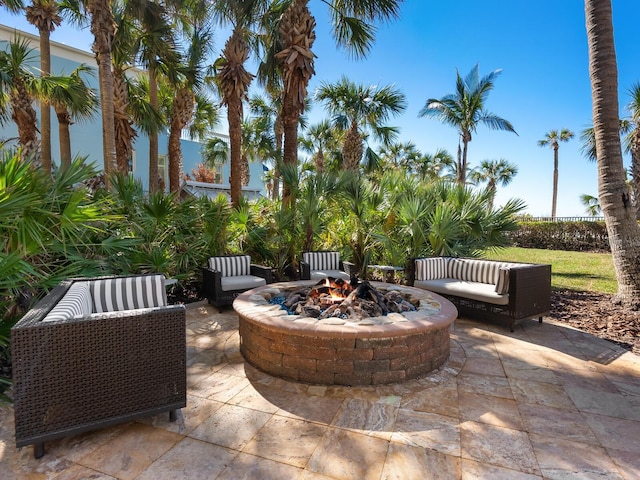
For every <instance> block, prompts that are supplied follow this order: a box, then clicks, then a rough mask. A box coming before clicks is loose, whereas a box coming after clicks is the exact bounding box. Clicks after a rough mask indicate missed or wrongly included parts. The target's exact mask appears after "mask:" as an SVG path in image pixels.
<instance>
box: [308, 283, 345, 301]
mask: <svg viewBox="0 0 640 480" xmlns="http://www.w3.org/2000/svg"><path fill="white" fill-rule="evenodd" d="M352 291H353V287H352V286H351V284H350V283H349V282H347V281H345V280H342V279H341V278H338V279H335V278H331V277H327V278H325V279H324V280H321V281H320V282H318V284H317V285H316V286H315V287H313V288H312V289H311V291H309V294H308V295H309V296H311V297H316V298H318V299H319V300H320V301H321V302H323V303H340V302H342V301H344V299H345V298H347V297H348V296H349V294H350V293H351V292H352Z"/></svg>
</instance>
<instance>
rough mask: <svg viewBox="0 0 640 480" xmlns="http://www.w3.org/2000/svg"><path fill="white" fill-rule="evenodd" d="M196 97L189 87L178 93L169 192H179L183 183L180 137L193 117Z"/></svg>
mask: <svg viewBox="0 0 640 480" xmlns="http://www.w3.org/2000/svg"><path fill="white" fill-rule="evenodd" d="M195 105H196V97H195V95H194V94H193V91H192V90H191V89H190V88H188V87H181V88H180V89H179V90H178V91H177V92H176V99H175V100H174V102H173V109H172V110H173V111H172V115H171V129H170V131H169V190H170V191H172V192H176V193H177V192H178V191H179V190H180V183H181V181H182V148H181V146H180V137H181V136H182V129H183V128H184V127H185V126H187V124H188V123H189V122H190V121H191V118H192V117H193V111H194V108H195Z"/></svg>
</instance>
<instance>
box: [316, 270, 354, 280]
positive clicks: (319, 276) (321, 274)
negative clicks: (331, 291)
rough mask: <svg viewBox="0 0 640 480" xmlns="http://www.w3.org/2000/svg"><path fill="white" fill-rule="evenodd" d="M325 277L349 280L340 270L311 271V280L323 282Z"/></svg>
mask: <svg viewBox="0 0 640 480" xmlns="http://www.w3.org/2000/svg"><path fill="white" fill-rule="evenodd" d="M327 277H333V278H342V279H343V280H349V275H348V274H347V273H346V272H343V271H342V270H311V280H324V279H325V278H327Z"/></svg>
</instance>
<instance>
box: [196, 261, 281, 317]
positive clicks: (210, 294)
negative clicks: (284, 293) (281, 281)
mask: <svg viewBox="0 0 640 480" xmlns="http://www.w3.org/2000/svg"><path fill="white" fill-rule="evenodd" d="M272 282H273V273H272V271H271V268H270V267H265V266H261V265H255V264H252V263H251V256H250V255H225V256H217V257H210V258H209V260H208V262H207V266H206V267H204V268H203V269H202V290H203V294H204V296H205V297H206V298H207V300H208V301H209V303H210V304H211V305H214V306H216V307H221V306H224V305H231V304H232V303H233V301H234V300H235V298H236V297H237V296H238V295H240V294H241V293H242V292H246V291H247V290H250V289H252V288H256V287H260V286H262V285H266V284H268V283H272Z"/></svg>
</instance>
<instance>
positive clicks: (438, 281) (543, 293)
mask: <svg viewBox="0 0 640 480" xmlns="http://www.w3.org/2000/svg"><path fill="white" fill-rule="evenodd" d="M413 285H414V286H416V287H419V288H423V289H425V290H430V291H433V292H435V293H438V294H440V295H443V296H445V297H446V298H448V299H449V300H451V301H452V302H453V303H454V304H455V305H456V307H457V308H458V312H459V313H460V315H466V316H469V317H471V318H479V319H482V320H495V321H499V322H502V323H507V324H508V325H509V328H510V330H511V331H513V327H514V325H515V323H516V321H517V320H522V319H527V318H538V320H539V321H540V322H542V317H543V316H544V315H548V314H549V311H550V309H551V265H539V264H530V263H514V262H499V261H493V260H479V259H471V258H453V257H429V258H419V259H416V260H415V264H414V280H413Z"/></svg>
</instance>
